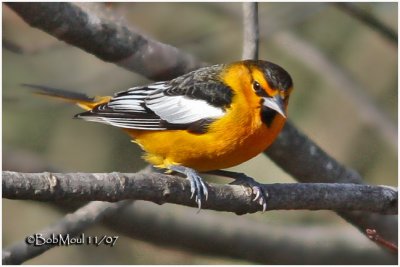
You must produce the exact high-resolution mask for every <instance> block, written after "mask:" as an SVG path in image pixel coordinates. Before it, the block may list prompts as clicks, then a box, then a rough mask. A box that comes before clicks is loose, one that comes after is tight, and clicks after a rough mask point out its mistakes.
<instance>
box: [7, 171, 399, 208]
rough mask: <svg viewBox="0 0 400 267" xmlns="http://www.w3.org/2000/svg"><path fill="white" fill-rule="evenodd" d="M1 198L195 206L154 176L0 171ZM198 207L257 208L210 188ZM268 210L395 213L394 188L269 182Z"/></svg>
mask: <svg viewBox="0 0 400 267" xmlns="http://www.w3.org/2000/svg"><path fill="white" fill-rule="evenodd" d="M2 185H3V197H5V198H10V199H32V200H41V201H55V200H60V199H62V200H101V201H119V200H124V199H137V200H149V201H153V202H155V203H159V204H161V203H165V202H168V203H176V204H181V205H185V206H196V205H197V204H196V203H195V201H193V199H190V193H189V192H190V184H189V182H188V181H187V180H186V179H182V178H180V177H177V176H172V175H164V174H159V173H149V174H144V173H135V174H126V173H125V174H123V173H109V174H107V173H97V174H89V173H67V174H61V173H17V172H7V171H5V172H3V181H2ZM209 187H210V189H209V197H208V200H207V201H204V203H203V208H205V209H213V210H218V211H230V212H235V213H237V214H245V213H252V212H256V211H257V210H260V208H261V207H260V206H259V205H258V204H256V203H254V202H252V201H251V197H250V196H249V195H248V193H249V192H246V191H245V190H243V188H242V187H241V186H234V185H216V184H210V186H209ZM264 188H265V190H266V191H267V192H268V194H269V201H268V209H269V210H277V209H285V210H289V209H308V210H321V209H326V210H363V211H369V212H379V213H384V214H396V213H397V190H395V189H393V188H390V187H384V186H370V185H355V184H298V183H296V184H270V185H264Z"/></svg>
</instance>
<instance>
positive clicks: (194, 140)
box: [125, 114, 285, 171]
mask: <svg viewBox="0 0 400 267" xmlns="http://www.w3.org/2000/svg"><path fill="white" fill-rule="evenodd" d="M242 115H244V116H242V117H240V116H236V120H231V119H230V118H227V119H226V120H225V119H221V120H218V121H216V122H214V123H213V124H211V125H210V128H209V131H208V132H207V133H206V134H193V133H189V132H187V131H185V130H165V131H140V130H132V129H125V131H127V132H128V134H129V135H130V136H131V137H132V138H133V139H134V141H135V142H136V143H138V144H139V145H140V146H141V147H142V149H143V150H144V151H146V154H145V155H144V159H145V160H146V161H148V162H150V163H151V164H153V165H154V166H157V167H160V168H166V167H167V166H168V165H171V164H175V165H183V166H186V167H190V168H193V169H195V170H197V171H211V170H217V169H224V168H229V167H232V166H235V165H238V164H240V163H242V162H245V161H247V160H249V159H251V158H253V157H255V156H257V155H258V154H259V153H261V152H262V151H264V150H265V149H266V148H267V147H268V146H269V145H271V144H272V142H273V141H274V140H275V138H276V137H277V135H278V134H279V132H280V131H281V129H282V127H283V125H284V123H285V119H284V118H283V117H281V116H279V115H277V117H276V119H275V120H274V122H273V123H272V124H271V126H270V127H269V128H268V127H267V126H266V125H265V124H264V123H262V122H261V120H260V119H259V118H256V119H254V118H251V117H247V118H246V117H245V115H246V114H242Z"/></svg>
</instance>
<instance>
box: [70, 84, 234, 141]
mask: <svg viewBox="0 0 400 267" xmlns="http://www.w3.org/2000/svg"><path fill="white" fill-rule="evenodd" d="M182 77H184V76H182ZM188 80H189V79H188ZM190 81H191V82H189V83H184V82H183V83H182V81H179V83H178V84H176V81H175V83H174V80H172V81H171V82H158V83H154V84H151V85H148V86H145V87H134V88H131V89H129V90H127V91H124V92H120V93H117V94H116V95H115V96H114V97H113V98H112V99H111V100H110V102H108V103H106V104H101V105H99V106H96V107H95V108H94V109H93V110H90V111H87V112H84V113H80V114H78V115H77V117H78V118H83V119H85V120H88V121H95V122H101V123H105V124H110V125H113V126H116V127H121V128H127V129H137V130H169V129H187V130H189V131H192V132H196V133H203V132H205V131H206V128H207V126H208V125H209V124H210V123H211V122H213V121H214V120H216V119H218V118H221V117H222V116H224V115H225V112H226V108H227V107H228V106H229V104H230V101H231V98H232V92H231V90H230V88H229V87H227V86H225V85H223V84H220V83H213V82H210V81H202V80H195V79H193V77H191V79H190ZM180 85H181V86H180Z"/></svg>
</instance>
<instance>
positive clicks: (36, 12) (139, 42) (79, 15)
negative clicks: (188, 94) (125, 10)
mask: <svg viewBox="0 0 400 267" xmlns="http://www.w3.org/2000/svg"><path fill="white" fill-rule="evenodd" d="M6 5H8V6H9V7H10V8H11V9H13V10H14V11H15V12H17V13H18V14H19V15H20V16H21V17H22V18H23V19H24V20H25V21H26V22H27V23H28V24H29V25H31V26H32V27H35V28H39V29H41V30H43V31H45V32H47V33H49V34H50V35H53V36H54V37H56V38H58V39H59V40H61V41H64V42H66V43H69V44H71V45H74V46H76V47H79V48H81V49H83V50H85V51H86V52H88V53H90V54H93V55H95V56H96V57H98V58H100V59H102V60H104V61H107V62H112V63H115V64H117V65H119V66H121V67H123V68H125V69H128V70H131V71H135V72H137V73H140V74H142V75H144V76H146V77H148V78H150V79H153V80H168V79H171V78H174V77H176V76H179V75H181V74H182V73H186V72H189V71H192V70H194V69H197V68H199V67H202V66H205V65H206V64H205V63H201V62H199V61H197V60H196V59H195V58H194V57H193V56H191V55H189V54H186V53H184V52H181V51H180V50H178V49H177V48H175V47H173V46H170V45H167V44H163V43H160V42H157V41H154V40H150V39H149V38H146V37H144V36H142V35H139V34H137V33H135V32H133V31H132V30H130V29H128V27H126V26H124V25H121V24H119V23H117V22H113V21H111V20H107V19H105V18H103V17H100V16H98V15H97V14H94V13H93V12H90V11H89V10H85V9H84V8H82V7H81V6H79V5H78V4H76V3H62V2H58V3H48V2H43V3H39V2H36V3H21V2H20V3H17V2H13V3H12V2H8V3H6Z"/></svg>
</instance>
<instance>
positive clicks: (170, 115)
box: [145, 93, 225, 124]
mask: <svg viewBox="0 0 400 267" xmlns="http://www.w3.org/2000/svg"><path fill="white" fill-rule="evenodd" d="M145 103H146V106H147V107H148V108H149V109H151V110H152V111H154V113H156V114H157V115H158V116H159V117H160V118H161V119H163V120H165V121H167V122H169V123H172V124H189V123H193V122H195V121H198V120H202V119H217V118H220V117H222V116H223V115H224V114H225V112H224V111H223V110H222V109H221V108H217V107H214V106H211V105H210V104H208V103H207V102H206V101H204V100H197V99H190V98H188V97H185V96H166V95H164V94H162V93H159V94H156V95H151V96H150V97H149V98H148V99H146V100H145Z"/></svg>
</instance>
